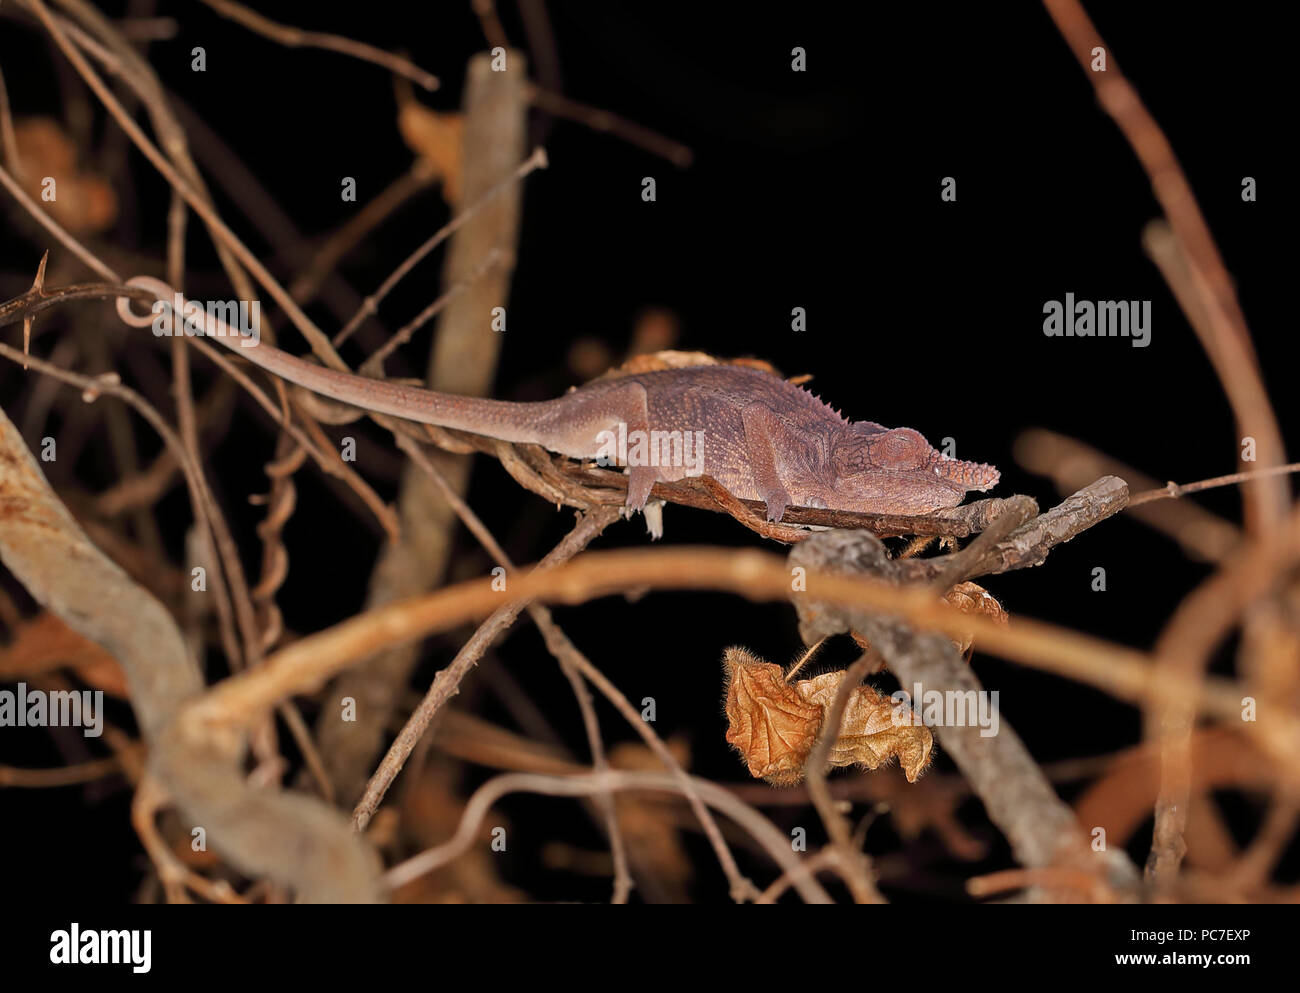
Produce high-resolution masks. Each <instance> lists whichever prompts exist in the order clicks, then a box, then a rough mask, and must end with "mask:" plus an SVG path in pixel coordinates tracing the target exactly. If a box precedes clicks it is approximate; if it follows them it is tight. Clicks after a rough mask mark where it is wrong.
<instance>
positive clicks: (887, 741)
mask: <svg viewBox="0 0 1300 993" xmlns="http://www.w3.org/2000/svg"><path fill="white" fill-rule="evenodd" d="M723 664H724V665H725V666H726V670H727V704H726V710H727V720H728V723H729V726H728V729H727V741H728V742H729V743H730V744H731V745H733V746H734V747H735V748H736V750H737V751H739V752H740V754H741V756H742V757H743V758H744V759H745V762H746V764H747V765H748V766H749V771H750V774H751V775H753V776H754V777H755V778H758V779H765V780H767V781H768V782H769V783H772V784H773V785H774V786H789V785H793V784H795V783H798V782H799V781H800V780H802V779H803V774H804V765H805V763H806V761H807V759H808V755H809V754H810V753H811V751H812V748H813V745H814V744H815V743H816V741H817V736H818V735H819V734H820V733H821V729H822V725H823V723H824V722H825V719H826V712H827V710H828V709H829V708H830V705H831V703H832V702H833V700H834V699H835V693H836V690H837V689H838V688H839V685H840V683H841V682H843V680H844V675H845V671H844V670H840V671H838V672H828V673H823V674H822V675H820V676H815V677H813V678H812V679H801V680H798V681H797V682H793V683H792V682H789V681H788V680H787V679H786V677H785V674H784V673H783V672H782V670H781V667H780V666H777V665H773V664H772V663H770V662H764V661H763V660H762V659H760V658H758V657H757V656H755V655H753V654H752V653H750V652H749V651H748V650H747V649H744V648H740V647H734V648H729V649H727V651H726V652H725V653H724V655H723ZM896 711H897V718H896V716H895V714H896ZM912 720H913V718H912V712H911V711H910V710H908V709H907V708H906V707H902V706H901V705H896V704H895V703H894V702H893V700H891V699H890V698H889V697H887V696H884V695H883V694H881V693H879V692H877V691H876V690H875V689H873V688H872V687H870V686H858V687H855V688H854V689H853V691H852V693H850V695H849V701H848V706H847V707H846V708H845V711H844V719H843V721H842V722H841V723H840V735H839V737H838V738H836V740H835V741H834V743H833V744H832V745H831V751H830V756H829V761H828V763H827V766H828V768H836V767H839V766H846V765H860V766H865V767H866V768H868V769H878V768H879V767H880V766H882V765H885V764H888V763H889V762H891V761H892V760H893V759H895V758H897V759H898V760H899V763H900V764H901V765H902V767H903V772H904V774H905V775H906V776H907V781H908V782H910V783H914V782H916V780H917V777H918V776H920V774H921V772H922V771H923V770H924V769H925V767H926V766H927V765H928V764H929V761H930V751H931V748H932V747H933V738H932V736H931V734H930V730H929V728H927V727H925V726H924V725H922V724H920V723H919V722H916V723H912Z"/></svg>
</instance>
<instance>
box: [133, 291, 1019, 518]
mask: <svg viewBox="0 0 1300 993" xmlns="http://www.w3.org/2000/svg"><path fill="white" fill-rule="evenodd" d="M129 285H132V286H140V287H144V288H145V289H148V290H150V291H151V292H153V293H154V294H155V295H157V296H158V298H159V299H161V300H165V301H167V302H169V303H170V302H171V301H172V299H173V291H172V290H171V288H170V287H168V286H167V285H166V284H165V283H162V282H160V281H159V280H156V279H152V278H149V277H143V276H142V277H136V278H135V279H132V280H130V281H129ZM118 313H119V315H121V317H122V319H123V320H125V321H126V322H127V323H129V324H133V325H135V326H137V327H143V326H148V325H149V324H150V323H151V322H152V320H153V317H152V315H148V316H144V317H141V316H137V315H135V314H134V313H132V312H131V311H130V309H129V301H128V300H126V298H120V299H119V300H118ZM207 330H208V333H209V334H210V335H213V336H215V337H216V338H217V340H218V341H220V342H221V343H222V344H225V345H226V346H227V347H229V348H231V349H232V350H234V351H235V352H238V353H239V354H240V355H243V356H244V357H245V358H247V359H248V360H249V361H251V362H253V363H254V364H256V365H259V366H261V367H262V368H264V369H266V370H267V371H268V372H270V373H272V374H274V375H277V376H280V377H282V378H284V379H287V380H289V381H290V382H293V383H297V384H298V385H299V386H303V387H305V388H307V389H309V390H312V391H313V392H316V393H321V394H323V395H325V396H328V397H332V398H334V399H335V400H341V401H343V402H344V403H348V404H352V405H353V406H356V407H360V408H362V409H364V410H370V411H374V412H376V413H383V414H391V415H393V416H396V417H401V418H405V419H407V420H412V421H419V422H422V423H426V424H436V425H439V426H441V427H447V428H455V429H459V430H461V431H469V432H471V433H473V434H479V435H485V436H487V437H489V438H497V439H500V440H502V441H509V442H519V443H531V444H537V445H541V446H542V447H544V448H547V449H549V450H550V451H553V452H559V453H560V454H562V455H568V456H571V457H574V458H581V459H592V458H598V457H600V456H601V455H602V454H612V453H611V452H610V448H609V447H608V445H609V441H610V434H602V432H610V433H612V434H613V435H615V436H617V434H618V433H619V432H620V431H624V432H627V433H628V434H629V436H630V438H632V439H635V438H636V437H638V432H639V433H640V434H641V436H645V437H647V438H648V437H649V436H650V435H651V433H652V432H667V433H674V432H680V433H681V435H680V436H681V438H683V439H684V438H686V437H687V436H689V437H690V438H691V439H694V438H697V437H702V440H703V458H702V460H699V461H695V459H694V452H693V451H691V450H689V449H686V448H684V447H683V448H679V449H678V450H677V451H676V452H673V451H672V450H671V446H670V448H669V449H668V450H667V454H670V455H676V456H678V457H677V458H676V459H671V458H670V459H667V461H670V462H673V461H675V462H676V463H677V464H669V465H654V464H638V462H639V461H640V462H642V463H644V462H645V461H649V460H645V459H638V452H637V450H636V448H635V446H634V445H629V447H628V448H627V455H628V460H629V461H631V462H632V463H633V464H632V465H630V466H629V474H630V477H631V478H630V480H629V485H628V497H627V504H628V507H629V508H630V509H632V510H641V509H643V508H644V506H645V503H646V500H647V499H648V498H649V496H650V488H651V487H652V486H653V485H654V483H656V482H660V481H666V482H671V481H675V480H678V479H682V478H683V477H685V476H688V475H699V474H703V475H707V476H711V477H713V478H714V479H716V480H717V481H718V482H719V483H721V484H722V485H723V486H724V487H726V489H727V490H728V491H729V492H730V493H732V494H733V495H734V496H736V497H739V498H740V499H742V500H761V501H763V502H764V503H765V504H766V506H767V516H768V519H769V520H773V521H780V520H781V518H782V516H783V515H784V513H785V508H786V507H787V506H790V505H794V506H802V507H824V508H828V509H832V510H847V511H857V512H861V513H876V514H908V515H917V514H925V513H929V512H931V511H934V510H939V509H941V508H944V507H953V506H956V505H957V504H958V503H960V502H961V501H962V499H963V498H964V497H965V495H966V493H967V491H969V490H987V489H989V488H990V487H992V486H994V485H995V484H996V483H997V481H998V477H999V474H998V471H997V469H995V468H993V467H992V466H988V465H981V464H979V463H974V462H962V461H959V460H957V459H950V458H948V457H946V456H944V455H942V454H941V453H940V452H938V451H936V450H935V449H934V448H932V447H931V446H930V444H929V442H927V441H926V440H925V438H924V437H922V436H921V434H920V433H918V432H916V431H913V430H912V429H910V428H894V429H892V430H891V429H888V428H884V427H881V426H880V425H879V424H875V423H873V422H871V421H859V422H857V423H851V422H849V421H848V420H846V419H845V418H844V417H843V416H842V415H840V414H839V413H837V412H836V411H834V410H832V409H831V408H830V407H829V406H828V405H827V404H825V403H823V402H822V401H821V400H820V399H818V398H817V397H815V396H813V395H812V394H811V393H809V392H808V391H807V390H805V389H803V388H802V387H799V386H796V385H794V384H792V383H789V382H787V381H786V380H784V379H781V378H780V377H779V376H775V375H772V374H770V373H766V372H762V371H760V370H757V369H751V368H747V367H744V366H734V365H706V366H692V367H689V368H680V369H665V370H661V371H657V372H645V373H635V374H631V375H626V376H616V377H612V378H608V379H600V380H597V381H595V382H592V383H588V384H587V385H586V386H582V387H579V388H578V389H576V390H573V391H571V392H570V393H567V394H565V395H564V396H562V397H557V398H556V399H554V400H545V401H542V402H539V403H510V402H507V401H502V400H484V399H480V398H478V397H461V396H454V395H452V394H449V393H435V392H432V391H430V390H422V389H418V388H416V387H411V386H402V385H399V384H396V383H389V382H386V381H384V380H376V379H369V378H367V377H364V376H354V375H350V374H348V373H344V372H338V371H336V370H332V369H326V368H323V367H321V366H318V365H314V364H313V363H310V362H304V361H303V360H302V359H298V358H295V357H294V356H292V355H289V354H288V353H286V352H282V351H280V350H279V349H277V348H275V347H273V346H271V345H267V344H264V343H261V342H259V343H257V344H256V345H251V346H250V345H249V344H248V342H247V340H246V339H240V338H239V337H238V336H237V335H235V334H234V332H232V331H230V330H229V329H228V328H225V327H224V326H223V325H221V322H220V321H217V320H214V319H213V318H211V317H209V318H208V327H207ZM697 432H698V433H702V434H697ZM645 451H646V452H648V449H646V450H645ZM687 455H690V456H691V458H686V456H687ZM617 464H624V462H623V460H622V459H619V460H618V462H617Z"/></svg>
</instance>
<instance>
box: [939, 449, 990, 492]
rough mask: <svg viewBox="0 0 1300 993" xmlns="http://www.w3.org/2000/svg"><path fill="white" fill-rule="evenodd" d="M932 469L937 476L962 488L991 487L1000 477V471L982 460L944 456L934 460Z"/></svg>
mask: <svg viewBox="0 0 1300 993" xmlns="http://www.w3.org/2000/svg"><path fill="white" fill-rule="evenodd" d="M933 469H934V472H935V474H936V475H937V476H939V477H940V478H942V479H944V480H946V481H947V482H950V483H953V484H955V485H957V486H960V487H961V488H962V489H964V490H987V489H991V488H993V487H994V486H996V485H997V484H998V480H999V479H1001V478H1002V473H1000V472H998V470H997V469H996V468H995V467H994V466H991V465H985V464H984V463H982V462H963V461H961V459H951V458H947V457H945V456H940V457H939V458H937V459H936V460H935V461H934V463H933Z"/></svg>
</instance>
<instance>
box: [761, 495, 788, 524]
mask: <svg viewBox="0 0 1300 993" xmlns="http://www.w3.org/2000/svg"><path fill="white" fill-rule="evenodd" d="M763 502H764V503H766V504H767V519H768V520H769V521H772V522H773V523H775V524H780V523H781V518H782V517H784V516H785V508H786V507H788V506H790V494H789V493H787V492H786V491H785V487H784V486H778V487H777V488H776V489H774V490H770V491H768V493H767V495H766V496H765V497H764V498H763Z"/></svg>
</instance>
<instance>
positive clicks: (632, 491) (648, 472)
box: [626, 466, 659, 513]
mask: <svg viewBox="0 0 1300 993" xmlns="http://www.w3.org/2000/svg"><path fill="white" fill-rule="evenodd" d="M627 475H628V479H627V504H626V506H627V509H628V512H629V513H636V512H637V511H639V510H644V509H645V505H646V501H647V500H649V499H650V491H651V490H652V489H653V488H654V485H655V482H656V480H657V479H658V476H659V473H658V471H657V470H656V469H655V468H654V467H653V466H632V467H631V468H630V469H628V473H627Z"/></svg>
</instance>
